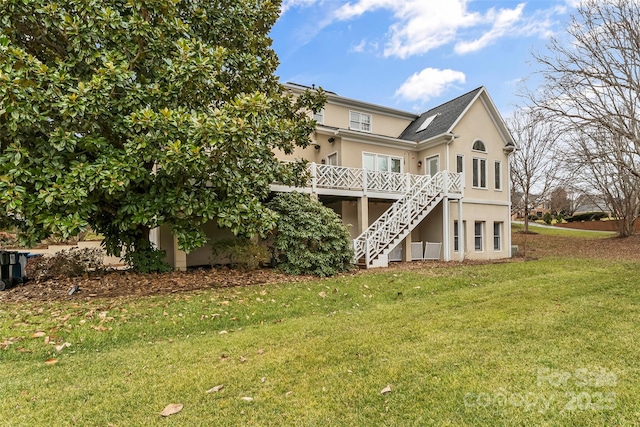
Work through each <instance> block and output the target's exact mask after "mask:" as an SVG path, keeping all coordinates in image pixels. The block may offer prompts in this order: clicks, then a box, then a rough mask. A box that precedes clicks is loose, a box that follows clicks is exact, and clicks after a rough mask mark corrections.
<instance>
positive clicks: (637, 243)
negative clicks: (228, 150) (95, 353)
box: [0, 233, 640, 304]
mask: <svg viewBox="0 0 640 427" xmlns="http://www.w3.org/2000/svg"><path fill="white" fill-rule="evenodd" d="M525 240H526V246H525ZM513 244H514V245H518V246H519V251H520V252H519V255H518V257H516V258H514V259H513V260H498V261H465V262H464V264H465V265H479V264H486V263H490V262H512V261H515V262H518V261H522V260H523V259H532V258H544V257H576V258H588V259H615V260H631V261H637V262H640V236H632V237H627V238H615V237H614V238H605V239H602V238H601V239H596V238H594V239H583V238H580V239H577V238H570V237H558V236H548V235H544V234H527V235H524V234H520V233H514V235H513ZM457 265H459V264H458V263H446V262H440V261H421V262H410V263H392V264H391V266H390V267H389V268H388V269H386V270H385V271H390V272H393V271H410V270H425V271H427V270H436V269H441V268H451V267H452V266H457ZM358 274H367V271H365V270H356V271H353V272H349V273H345V274H343V275H358ZM309 279H311V278H310V277H308V276H288V275H285V274H282V273H279V272H277V271H275V270H273V269H262V270H255V271H246V272H243V271H237V270H231V269H228V268H218V269H200V270H191V271H186V272H171V273H165V274H137V273H131V272H127V271H113V272H109V273H100V274H92V275H88V276H85V277H75V278H64V279H54V280H45V281H39V282H36V281H31V282H28V283H27V284H25V285H22V286H17V287H14V288H12V289H9V290H6V291H3V292H0V304H2V303H8V302H40V301H72V300H77V299H78V298H80V299H93V298H114V297H128V296H131V297H138V296H148V295H166V294H173V293H184V292H191V291H197V290H203V289H214V288H227V287H234V286H254V285H266V284H271V283H287V282H300V281H305V280H309ZM76 286H77V287H78V290H77V291H76V292H74V293H73V294H72V295H69V290H70V289H72V288H74V287H76Z"/></svg>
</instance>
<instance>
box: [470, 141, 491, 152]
mask: <svg viewBox="0 0 640 427" xmlns="http://www.w3.org/2000/svg"><path fill="white" fill-rule="evenodd" d="M471 148H472V149H473V151H482V152H483V153H486V152H487V147H485V145H484V142H482V141H480V140H479V139H478V140H477V141H476V142H474V143H473V147H471Z"/></svg>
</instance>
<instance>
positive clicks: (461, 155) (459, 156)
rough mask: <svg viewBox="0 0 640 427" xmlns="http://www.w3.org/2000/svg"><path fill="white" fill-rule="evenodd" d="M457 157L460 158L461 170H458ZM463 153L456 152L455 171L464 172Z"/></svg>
mask: <svg viewBox="0 0 640 427" xmlns="http://www.w3.org/2000/svg"><path fill="white" fill-rule="evenodd" d="M458 158H462V170H461V171H460V172H458ZM464 169H465V168H464V154H456V173H464Z"/></svg>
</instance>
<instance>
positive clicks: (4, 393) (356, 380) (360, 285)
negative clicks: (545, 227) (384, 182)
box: [0, 258, 640, 426]
mask: <svg viewBox="0 0 640 427" xmlns="http://www.w3.org/2000/svg"><path fill="white" fill-rule="evenodd" d="M639 285H640V279H639V278H638V265H637V264H636V263H632V262H611V261H607V262H594V261H593V260H578V259H572V260H568V261H563V260H561V259H557V258H555V259H541V260H536V261H530V262H522V261H520V262H507V263H496V264H492V265H469V264H463V265H459V264H454V263H452V264H451V265H450V266H448V267H444V268H442V267H440V268H431V269H423V270H412V271H385V270H380V271H375V272H367V273H366V274H358V275H355V276H343V277H338V278H333V279H328V280H318V281H312V282H305V283H297V284H286V285H269V286H255V287H246V288H235V289H223V290H217V291H206V292H205V291H203V292H197V293H191V294H182V295H173V296H162V297H151V298H125V299H117V300H101V301H84V300H79V302H78V303H76V304H72V303H55V304H54V303H51V304H44V305H43V304H34V305H32V306H14V305H8V306H7V305H5V306H3V307H1V308H0V344H3V341H4V344H3V345H2V347H6V349H4V350H0V362H1V363H0V366H1V367H2V369H1V370H0V397H1V399H0V413H2V417H0V425H7V426H57V425H84V426H94V425H96V426H98V425H99V426H107V425H113V426H137V425H145V426H149V425H163V426H164V425H181V426H217V425H220V426H235V425H238V426H240V425H256V426H284V425H300V426H329V425H340V426H342V425H346V426H374V425H388V426H414V425H415V426H431V425H437V426H494V425H509V426H511V425H513V426H533V425H536V426H559V425H562V426H628V425H638V424H637V423H638V421H637V420H638V419H640V350H638V345H637V337H638V332H637V330H638V324H640V304H639V301H640V286H639ZM38 332H42V333H44V334H38ZM34 333H35V334H36V336H37V337H36V338H31V336H32V335H33V334H34ZM40 335H44V336H40ZM45 337H49V341H50V343H48V344H46V343H45V339H46V338H45ZM51 342H54V343H55V344H51ZM64 343H69V344H70V345H69V346H66V347H64V348H62V349H61V350H60V351H59V352H58V351H57V350H56V349H55V345H59V346H60V345H64ZM0 348H1V347H0ZM50 359H55V360H57V362H56V363H52V364H46V363H45V361H47V360H50ZM50 362H51V360H50ZM218 385H223V388H222V389H221V390H219V391H217V392H211V393H207V390H209V389H211V388H213V387H214V386H218ZM388 385H390V386H391V391H390V392H389V393H386V394H381V391H382V390H383V389H384V388H385V387H387V386H388ZM243 398H251V399H252V400H249V399H243ZM169 403H180V404H183V405H184V408H183V410H182V411H181V412H180V413H178V414H176V415H173V416H171V417H169V418H163V417H161V416H160V415H159V413H160V412H161V411H162V409H163V408H164V407H165V406H166V405H167V404H169Z"/></svg>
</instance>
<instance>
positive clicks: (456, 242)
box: [453, 220, 460, 252]
mask: <svg viewBox="0 0 640 427" xmlns="http://www.w3.org/2000/svg"><path fill="white" fill-rule="evenodd" d="M459 228H460V226H459V225H458V221H457V220H454V221H453V251H454V252H458V251H459V250H460V229H459Z"/></svg>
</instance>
